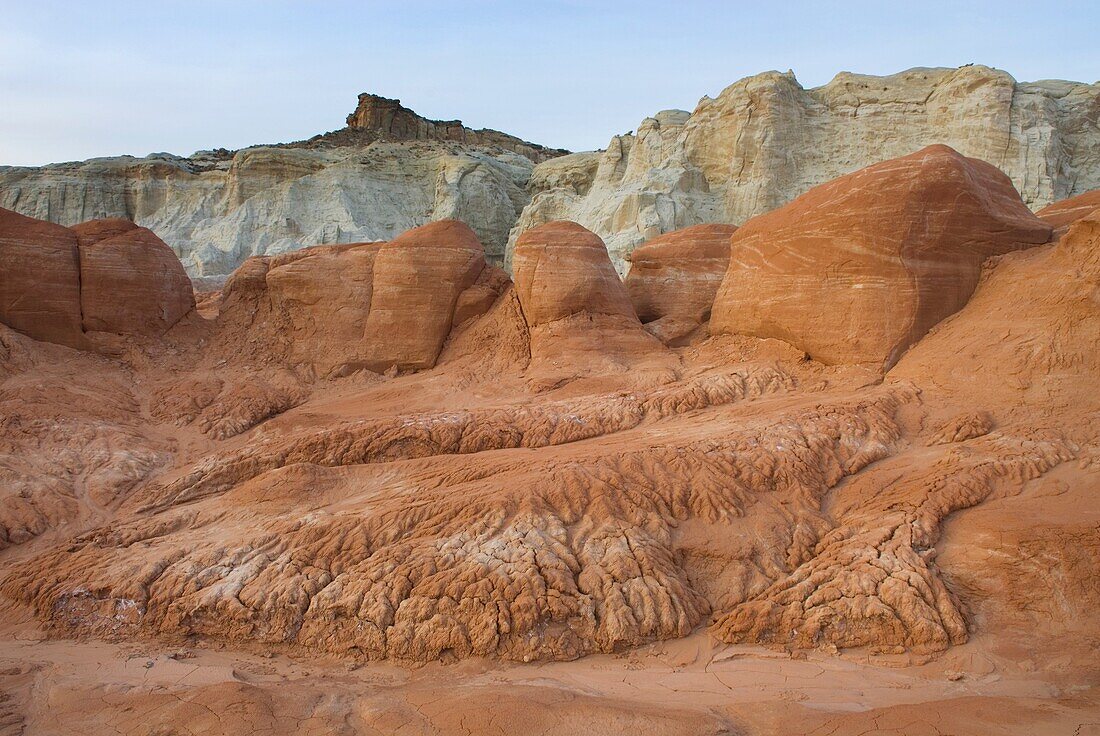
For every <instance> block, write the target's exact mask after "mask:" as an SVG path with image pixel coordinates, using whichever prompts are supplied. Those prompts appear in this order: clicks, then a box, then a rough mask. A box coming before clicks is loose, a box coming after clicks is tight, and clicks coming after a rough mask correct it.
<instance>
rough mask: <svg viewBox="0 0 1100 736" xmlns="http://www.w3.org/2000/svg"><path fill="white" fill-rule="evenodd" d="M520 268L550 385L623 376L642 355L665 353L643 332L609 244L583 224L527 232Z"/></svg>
mask: <svg viewBox="0 0 1100 736" xmlns="http://www.w3.org/2000/svg"><path fill="white" fill-rule="evenodd" d="M513 268H514V272H515V273H514V276H515V283H516V294H517V295H518V296H519V302H520V305H521V307H522V308H523V317H524V319H525V321H526V323H527V328H528V330H529V331H530V336H531V337H530V339H531V361H532V363H533V366H534V371H535V372H537V373H540V374H544V375H543V376H542V380H550V379H549V375H554V376H556V378H557V380H561V378H562V377H565V376H570V377H572V376H576V375H578V374H580V373H583V372H584V371H586V370H609V369H614V368H612V366H615V367H617V368H618V369H620V370H622V369H625V368H626V366H627V365H629V363H630V361H631V359H632V358H634V357H636V356H637V355H639V354H643V355H644V354H646V353H653V352H658V353H659V352H661V351H659V350H658V351H655V350H654V348H655V347H659V343H657V341H656V340H654V339H653V338H652V337H650V336H649V335H648V334H646V332H645V331H644V330H643V329H642V324H641V322H639V321H638V316H637V314H635V312H634V307H633V306H632V305H631V304H630V297H629V296H628V295H627V292H626V288H625V287H624V286H623V284H622V282H621V281H620V280H619V277H618V275H617V274H616V273H615V269H614V268H612V266H611V261H610V260H609V259H608V256H607V249H606V248H605V247H604V244H603V242H602V241H601V240H600V239H599V237H598V236H596V235H595V234H594V233H592V232H590V231H588V230H585V229H584V228H583V227H581V226H580V225H578V224H577V223H575V222H550V223H547V224H545V225H540V226H539V227H536V228H532V229H531V230H528V231H527V232H525V233H524V234H523V236H522V237H521V238H520V239H519V241H518V242H517V243H516V249H515V260H514V262H513ZM597 366H599V367H598V368H597Z"/></svg>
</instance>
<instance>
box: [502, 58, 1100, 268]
mask: <svg viewBox="0 0 1100 736" xmlns="http://www.w3.org/2000/svg"><path fill="white" fill-rule="evenodd" d="M1098 100H1100V85H1097V84H1092V85H1088V84H1078V83H1073V82H1063V81H1049V80H1048V81H1041V82H1016V81H1015V80H1014V79H1013V78H1012V77H1011V76H1009V75H1008V74H1007V73H1005V72H1003V71H1000V70H996V69H990V68H989V67H984V66H980V65H973V66H965V67H961V68H959V69H927V68H916V69H910V70H908V71H905V72H901V73H899V74H893V75H890V76H885V77H876V76H869V75H862V74H851V73H848V72H843V73H841V74H838V75H837V76H836V77H834V78H833V80H832V81H830V82H829V83H828V84H826V85H824V86H822V87H815V88H811V89H805V88H803V87H802V86H801V85H800V84H799V83H798V81H797V80H796V79H795V78H794V75H793V74H791V73H789V72H788V73H786V74H780V73H778V72H766V73H764V74H758V75H756V76H753V77H748V78H746V79H742V80H741V81H739V82H736V83H735V84H732V85H730V86H729V87H727V88H726V89H725V90H723V91H722V93H721V94H720V95H718V96H717V97H716V98H714V99H711V98H710V97H704V98H703V99H702V100H700V101H699V104H698V105H697V106H696V108H695V110H694V112H692V113H691V114H690V115H689V114H688V113H686V112H683V111H676V110H672V111H664V112H661V113H658V114H657V115H655V116H653V117H651V118H646V119H645V120H643V121H642V122H641V123H640V124H639V126H638V130H637V132H635V133H632V134H627V135H618V136H615V137H614V138H612V139H611V141H610V143H608V145H607V149H606V150H605V151H603V152H599V153H592V154H587V153H586V154H575V155H574V156H572V157H568V158H569V159H572V160H571V161H569V162H568V166H567V162H566V161H565V160H564V159H563V160H558V159H555V160H552V161H548V162H546V163H544V164H540V165H539V166H538V167H536V169H535V171H534V172H532V174H531V180H530V181H531V183H530V185H529V189H530V191H531V195H532V199H531V204H530V205H528V206H527V207H526V208H525V209H524V211H523V214H522V216H521V217H520V219H519V221H518V222H517V224H516V226H515V228H513V230H512V235H511V239H510V242H512V243H514V242H515V239H516V238H517V237H518V236H519V234H520V233H522V232H523V231H524V230H526V229H528V228H529V227H532V226H535V225H538V224H541V223H543V222H547V221H549V220H557V219H566V220H574V221H576V222H579V223H580V224H582V225H584V226H585V227H587V228H588V229H590V230H592V231H593V232H595V233H596V234H598V235H599V236H600V237H601V238H603V240H604V242H606V243H607V247H608V249H609V250H610V251H611V256H612V261H613V262H614V263H615V265H616V267H617V268H618V269H619V270H620V272H624V271H625V270H626V263H627V260H626V258H627V255H628V254H629V253H630V252H631V251H632V250H633V249H634V248H635V247H636V246H637V245H638V244H640V243H642V242H644V241H646V240H649V239H652V238H654V237H656V236H657V235H660V234H661V233H665V232H669V231H671V230H676V229H679V228H683V227H686V226H689V225H694V224H697V223H706V222H731V223H738V224H739V223H743V222H744V221H746V220H747V219H749V218H750V217H753V216H755V215H759V214H762V213H764V212H767V211H769V210H772V209H775V208H777V207H779V206H781V205H783V204H786V203H787V202H789V201H791V200H792V199H794V198H795V197H796V196H798V195H799V194H802V193H803V192H805V191H806V190H808V189H810V188H811V187H813V186H816V185H818V184H822V183H824V182H826V181H828V180H830V179H834V178H836V177H838V176H841V175H843V174H847V173H849V172H852V171H855V170H856V169H859V168H862V167H865V166H869V165H871V164H874V163H877V162H879V161H883V160H886V159H889V158H896V157H899V156H904V155H907V154H910V153H913V152H914V151H917V150H918V149H921V148H924V147H925V146H928V145H932V144H937V143H940V144H946V145H949V146H951V147H952V148H955V149H956V150H958V151H959V152H960V153H962V154H963V155H964V156H968V157H972V158H978V159H981V160H983V161H987V162H989V163H991V164H993V165H994V166H996V167H997V168H999V169H1001V170H1002V171H1003V172H1005V173H1006V174H1007V175H1008V177H1009V178H1010V179H1011V180H1012V182H1013V184H1014V185H1015V186H1016V188H1017V190H1018V191H1019V192H1020V194H1021V195H1022V197H1023V199H1024V202H1025V203H1026V204H1027V205H1028V206H1029V207H1031V208H1033V209H1038V208H1040V207H1043V206H1045V205H1048V204H1050V203H1051V202H1054V201H1056V200H1060V199H1064V198H1066V197H1072V196H1075V195H1077V194H1081V193H1083V192H1086V191H1089V190H1092V189H1096V188H1098V187H1100V133H1098V128H1097V126H1096V106H1097V104H1098ZM566 166H567V168H566Z"/></svg>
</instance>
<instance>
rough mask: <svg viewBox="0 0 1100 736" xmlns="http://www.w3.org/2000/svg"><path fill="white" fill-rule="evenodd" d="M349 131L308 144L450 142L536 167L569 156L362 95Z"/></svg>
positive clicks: (398, 102) (373, 96) (368, 94)
mask: <svg viewBox="0 0 1100 736" xmlns="http://www.w3.org/2000/svg"><path fill="white" fill-rule="evenodd" d="M347 122H348V127H347V128H346V129H345V130H344V131H338V132H336V133H330V134H328V135H327V136H318V137H317V138H313V139H311V140H310V141H309V143H311V144H316V143H318V142H322V141H327V140H331V139H333V138H337V137H339V136H341V135H349V134H350V135H354V133H359V132H366V133H368V134H370V135H376V136H379V137H381V138H384V139H386V140H398V141H424V140H429V141H453V142H455V143H466V144H469V145H474V146H495V147H499V148H504V149H506V150H509V151H513V152H515V153H518V154H520V155H522V156H526V157H527V158H529V159H531V160H532V161H534V162H535V163H538V162H540V161H546V160H547V159H551V158H554V157H555V156H560V155H562V154H565V153H568V151H563V150H560V149H550V148H546V147H544V146H539V145H536V144H534V143H528V142H527V141H523V140H520V139H519V138H516V137H515V136H512V135H508V134H507V133H501V132H500V131H497V130H486V129H481V130H473V129H471V128H467V127H466V126H464V125H463V124H462V121H461V120H428V119H427V118H423V117H421V116H419V115H417V114H416V113H415V112H413V111H412V110H410V109H408V108H407V107H404V106H403V105H402V104H401V100H392V99H389V98H387V97H380V96H379V95H372V94H370V93H367V92H364V93H363V94H361V95H359V104H358V105H356V107H355V110H354V111H353V112H352V113H351V114H350V115H348V120H347Z"/></svg>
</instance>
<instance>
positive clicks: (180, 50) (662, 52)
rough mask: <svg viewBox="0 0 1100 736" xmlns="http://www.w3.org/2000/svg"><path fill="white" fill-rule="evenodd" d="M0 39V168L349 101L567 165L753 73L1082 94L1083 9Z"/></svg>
mask: <svg viewBox="0 0 1100 736" xmlns="http://www.w3.org/2000/svg"><path fill="white" fill-rule="evenodd" d="M0 19H2V22H0V164H41V163H46V162H50V161H67V160H75V159H83V158H88V157H91V156H107V155H118V154H123V153H130V154H134V155H145V154H147V153H150V152H153V151H169V152H172V153H180V154H188V153H191V152H192V151H195V150H197V149H201V148H213V147H217V146H225V147H227V148H239V147H242V146H246V145H250V144H255V143H270V142H278V141H290V140H297V139H301V138H306V137H309V136H310V135H313V134H315V133H319V132H324V131H328V130H334V129H336V128H339V127H341V126H342V125H343V120H344V117H345V116H346V115H347V113H348V112H350V111H351V109H352V108H353V107H354V105H355V97H356V94H357V93H359V92H363V91H370V92H376V93H378V94H382V95H386V96H389V97H399V98H401V100H402V101H403V102H404V103H405V104H406V105H407V106H409V107H411V108H413V109H414V110H416V111H417V112H418V113H420V114H422V115H426V116H428V117H433V118H461V119H462V120H463V121H464V122H465V123H466V124H467V125H470V126H473V127H491V128H497V129H499V130H504V131H506V132H509V133H512V134H515V135H518V136H521V137H523V138H526V139H528V140H532V141H535V142H538V143H544V144H547V145H551V146H561V147H565V148H571V149H573V150H584V149H593V148H599V147H603V146H604V145H605V144H606V143H607V141H608V139H609V138H610V136H611V135H613V134H615V133H617V132H624V131H626V130H630V129H633V128H634V127H636V126H637V124H638V122H639V121H640V120H641V119H642V118H643V117H645V116H646V115H649V114H651V113H653V112H656V111H658V110H661V109H665V108H670V107H679V108H684V109H688V110H690V109H692V108H693V107H694V106H695V103H696V102H697V101H698V99H699V98H700V97H701V96H702V95H704V94H709V95H715V94H717V93H718V92H719V91H721V90H722V88H724V87H725V86H727V85H729V84H730V83H732V82H734V81H736V80H737V79H740V78H741V77H744V76H747V75H749V74H754V73H757V72H760V71H765V70H768V69H778V70H780V71H785V70H786V69H793V70H794V72H795V74H796V75H797V76H798V79H799V81H800V82H801V83H802V84H803V86H807V87H809V86H816V85H819V84H824V83H825V82H827V81H828V80H829V79H830V78H832V76H833V75H834V74H835V73H837V72H838V71H854V72H864V73H873V74H888V73H892V72H897V71H901V70H903V69H907V68H909V67H913V66H959V65H962V64H966V63H970V62H975V63H982V64H988V65H990V66H995V67H999V68H1002V69H1005V70H1007V71H1009V72H1010V73H1011V74H1012V75H1013V76H1015V77H1016V78H1017V79H1019V80H1027V81H1031V80H1035V79H1050V78H1058V79H1074V80H1077V81H1085V82H1095V81H1097V79H1098V78H1100V43H1097V34H1098V31H1100V2H1096V0H1093V1H1092V2H1034V0H1032V1H1031V2H1012V1H1008V2H1005V1H1003V0H1002V1H1001V2H964V1H963V0H956V1H955V2H938V1H930V0H915V1H914V2H905V3H899V2H846V3H831V2H826V1H824V0H822V1H821V2H793V1H790V0H787V1H782V0H781V1H778V2H774V1H772V2H770V1H768V0H757V1H756V2H744V3H742V2H726V3H723V2H701V1H700V2H690V1H688V2H685V1H683V0H681V1H680V2H653V1H651V0H635V1H634V2H580V1H561V2H541V3H535V2H532V3H521V2H488V1H486V2H461V1H459V0H455V1H453V2H436V1H434V0H419V1H417V0H406V1H402V0H396V1H395V0H387V1H386V2H363V1H360V2H278V1H271V2H253V1H242V2H204V1H201V0H189V1H187V2H149V0H144V1H143V2H139V3H131V2H118V1H116V2H98V3H93V2H53V1H51V0H0Z"/></svg>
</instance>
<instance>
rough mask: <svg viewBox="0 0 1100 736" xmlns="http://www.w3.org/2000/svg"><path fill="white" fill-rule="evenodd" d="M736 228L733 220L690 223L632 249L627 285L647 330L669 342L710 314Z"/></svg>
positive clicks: (635, 307)
mask: <svg viewBox="0 0 1100 736" xmlns="http://www.w3.org/2000/svg"><path fill="white" fill-rule="evenodd" d="M736 231H737V227H736V226H734V225H693V226H692V227H686V228H683V229H681V230H675V231H673V232H671V233H667V234H665V235H660V236H658V237H656V238H654V239H653V240H650V241H648V242H646V243H643V244H642V245H640V246H639V247H638V248H636V249H635V250H634V252H633V253H631V254H630V272H629V273H628V274H627V276H626V279H625V283H626V290H627V293H629V294H630V301H631V302H632V303H633V304H634V309H635V311H637V313H638V317H639V318H640V319H641V320H642V322H644V323H645V324H646V329H647V330H649V331H650V332H651V333H653V334H654V335H656V336H657V337H659V338H660V339H661V340H662V341H664V342H669V341H671V340H676V339H679V338H682V337H684V336H685V335H687V334H689V333H690V332H691V331H692V330H694V329H695V328H696V327H698V326H699V325H700V323H702V322H705V321H707V320H709V319H710V311H711V307H712V306H713V304H714V297H715V295H716V294H717V293H718V287H719V285H720V284H721V283H722V278H723V277H724V276H725V275H726V269H727V268H728V267H729V262H730V237H731V236H732V235H733V234H734V232H736Z"/></svg>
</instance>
